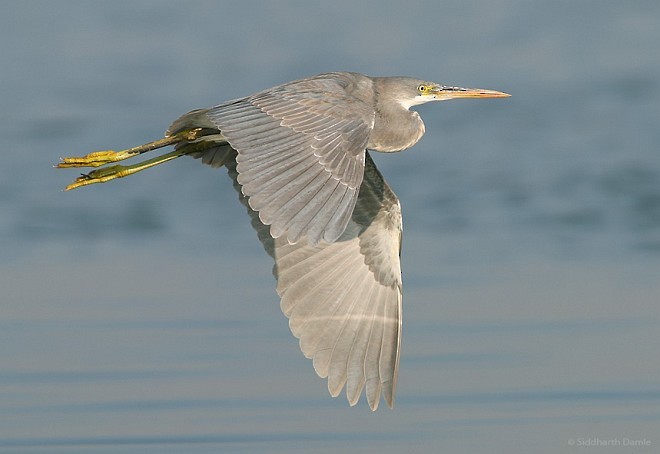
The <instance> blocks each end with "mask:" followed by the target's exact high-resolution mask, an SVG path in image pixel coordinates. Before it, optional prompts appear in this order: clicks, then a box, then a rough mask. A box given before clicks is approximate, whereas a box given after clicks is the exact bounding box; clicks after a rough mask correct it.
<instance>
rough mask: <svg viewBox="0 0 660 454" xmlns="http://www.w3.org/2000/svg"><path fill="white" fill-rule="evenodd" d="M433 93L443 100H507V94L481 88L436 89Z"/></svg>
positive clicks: (444, 87) (445, 87)
mask: <svg viewBox="0 0 660 454" xmlns="http://www.w3.org/2000/svg"><path fill="white" fill-rule="evenodd" d="M435 93H436V94H437V95H439V96H441V97H442V98H444V99H454V98H508V97H509V96H511V95H510V94H508V93H504V92H501V91H495V90H484V89H483V88H461V87H447V86H443V87H438V88H437V89H436V90H435Z"/></svg>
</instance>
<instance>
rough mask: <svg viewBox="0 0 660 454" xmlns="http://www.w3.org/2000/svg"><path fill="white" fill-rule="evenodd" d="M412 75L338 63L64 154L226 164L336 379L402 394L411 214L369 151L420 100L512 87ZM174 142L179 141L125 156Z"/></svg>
mask: <svg viewBox="0 0 660 454" xmlns="http://www.w3.org/2000/svg"><path fill="white" fill-rule="evenodd" d="M508 96H510V95H509V94H507V93H503V92H500V91H495V90H485V89H473V88H462V87H455V86H451V85H445V84H439V83H434V82H429V81H426V80H420V79H415V78H411V77H369V76H365V75H362V74H359V73H354V72H331V73H324V74H319V75H316V76H313V77H308V78H305V79H300V80H295V81H292V82H287V83H284V84H281V85H278V86H275V87H272V88H269V89H266V90H263V91H260V92H257V93H255V94H252V95H249V96H246V97H243V98H238V99H234V100H231V101H227V102H224V103H222V104H219V105H217V106H215V107H211V108H206V109H198V110H193V111H191V112H188V113H187V114H185V115H183V116H182V117H180V118H179V119H177V120H175V121H174V122H173V123H172V125H171V126H170V127H169V129H168V130H167V131H166V133H165V135H164V137H163V138H162V139H159V140H156V141H153V142H149V143H146V144H144V145H140V146H137V147H133V148H128V149H125V150H121V151H114V150H104V151H97V152H93V153H89V154H87V155H85V156H82V157H68V158H62V159H61V162H60V163H59V164H57V166H56V167H60V168H68V167H99V168H98V169H95V170H92V171H90V172H89V173H87V174H83V175H81V176H80V177H78V178H77V179H76V180H75V181H74V182H73V183H71V184H70V185H69V186H67V187H66V190H71V189H75V188H79V187H82V186H87V185H91V184H95V183H103V182H107V181H110V180H114V179H117V178H123V177H126V176H129V175H132V174H135V173H137V172H140V171H142V170H145V169H148V168H151V167H153V166H156V165H159V164H162V163H164V162H167V161H170V160H173V159H176V158H179V157H181V156H192V157H193V158H197V159H200V160H201V161H202V162H203V163H204V164H208V165H210V166H213V167H225V168H226V169H227V171H228V174H229V176H230V177H231V179H232V180H233V185H234V187H235V189H236V190H237V192H238V194H239V199H240V201H241V202H242V203H243V204H244V205H245V207H246V208H247V210H248V214H249V216H250V218H251V221H252V226H253V227H254V229H255V230H256V232H257V235H258V237H259V239H260V241H261V243H262V245H263V246H264V248H265V250H266V252H267V253H268V254H269V255H270V256H271V257H272V258H273V259H274V262H275V264H274V266H273V274H274V276H275V278H276V281H277V293H278V295H279V297H280V306H281V309H282V312H283V313H284V315H286V317H288V319H289V328H290V330H291V332H292V334H293V335H294V336H295V337H296V338H298V339H299V344H300V349H301V350H302V352H303V354H304V355H305V357H307V358H309V359H312V363H313V367H314V370H315V371H316V373H317V374H318V375H319V376H320V377H321V378H327V385H328V391H329V392H330V394H331V395H332V396H333V397H337V396H338V395H339V394H340V393H341V391H342V389H344V388H345V393H346V398H347V400H348V403H349V404H350V405H351V406H353V405H355V404H356V403H357V402H358V401H359V399H360V396H361V395H362V393H363V391H364V394H365V396H366V400H367V403H368V405H369V407H370V408H371V409H372V410H374V411H375V410H376V409H377V408H378V404H379V402H380V401H381V396H382V398H383V399H384V400H385V402H386V403H387V405H388V406H389V407H390V408H393V406H394V398H395V390H396V384H397V373H398V367H399V357H400V350H401V326H402V279H401V265H400V254H401V235H402V229H403V227H402V217H401V206H400V203H399V199H398V198H397V196H396V195H395V194H394V192H393V191H392V189H391V188H390V186H389V185H388V184H387V182H386V181H385V180H384V178H383V176H382V175H381V173H380V172H379V171H378V169H377V168H376V165H375V164H374V162H373V160H372V158H371V156H370V154H369V151H378V152H384V153H391V152H398V151H402V150H405V149H408V148H410V147H412V146H413V145H415V144H416V143H417V142H418V141H419V140H420V138H421V137H422V136H423V135H424V132H425V127H424V122H423V121H422V119H421V117H420V115H419V113H418V112H416V111H415V110H411V108H412V107H414V106H417V105H421V104H424V103H427V102H431V101H444V100H449V99H457V98H503V97H508ZM169 145H173V146H174V150H173V151H170V152H169V153H164V154H162V155H159V156H156V157H154V158H151V159H147V160H144V161H141V162H137V163H135V164H132V165H122V164H116V163H117V162H120V161H123V160H125V159H128V158H132V157H136V156H138V155H141V154H143V153H147V152H150V151H153V150H156V149H159V148H163V147H166V146H169Z"/></svg>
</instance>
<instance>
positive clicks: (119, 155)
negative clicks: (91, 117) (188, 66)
mask: <svg viewBox="0 0 660 454" xmlns="http://www.w3.org/2000/svg"><path fill="white" fill-rule="evenodd" d="M201 132H202V128H195V129H189V130H186V131H181V132H179V133H176V134H173V135H171V136H169V137H165V138H163V139H160V140H155V141H153V142H149V143H146V144H144V145H140V146H139V147H133V148H128V149H126V150H121V151H114V150H103V151H95V152H93V153H89V154H88V155H85V156H82V157H71V158H62V162H60V163H59V164H57V166H56V167H59V168H66V167H99V166H102V165H105V164H110V163H112V162H119V161H123V160H124V159H128V158H132V157H133V156H137V155H140V154H142V153H146V152H148V151H152V150H156V149H158V148H162V147H166V146H168V145H173V144H175V143H179V142H183V141H185V142H189V141H192V140H195V139H197V138H199V137H200V136H202V134H201ZM114 178H117V177H114Z"/></svg>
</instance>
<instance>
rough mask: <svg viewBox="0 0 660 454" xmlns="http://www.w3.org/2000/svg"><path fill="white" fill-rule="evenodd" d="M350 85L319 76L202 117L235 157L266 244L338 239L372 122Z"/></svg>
mask: <svg viewBox="0 0 660 454" xmlns="http://www.w3.org/2000/svg"><path fill="white" fill-rule="evenodd" d="M354 83H355V80H354V76H352V75H351V74H346V73H331V74H324V75H321V76H317V77H315V78H311V79H305V80H301V81H295V82H290V83H287V84H284V85H281V86H278V87H275V88H272V89H269V90H266V91H263V92H260V93H257V94H255V95H252V96H249V97H247V98H243V99H239V100H235V101H230V102H228V103H225V104H221V105H219V106H216V107H213V108H211V109H209V110H207V111H205V112H204V113H205V115H206V118H207V119H208V120H210V122H211V123H212V124H213V125H214V126H215V127H216V128H217V129H219V130H220V131H221V132H222V135H223V136H224V137H225V138H226V140H227V142H228V143H229V144H230V145H231V146H232V148H234V149H235V150H236V151H237V152H238V156H237V158H236V161H237V171H238V182H239V183H240V184H241V190H242V192H243V194H244V195H246V196H247V197H248V201H249V204H250V207H251V208H252V209H253V210H255V211H257V212H258V213H259V218H260V219H261V222H262V223H264V224H266V225H269V226H270V233H271V236H272V237H274V238H280V237H284V238H286V239H287V240H288V241H289V242H291V243H295V242H297V241H298V240H300V239H302V238H306V239H307V241H308V242H309V243H311V244H317V243H318V242H319V241H321V240H325V241H326V242H328V243H332V242H333V241H335V240H336V239H337V238H339V237H340V236H341V234H342V233H343V232H344V230H345V228H346V226H347V224H348V222H349V220H350V218H351V213H352V212H353V208H354V207H355V203H356V200H357V196H358V192H359V189H360V184H361V183H362V178H363V173H364V154H365V149H366V146H367V142H368V139H369V134H370V132H371V130H372V128H373V122H374V111H373V106H372V105H370V104H368V103H367V102H365V101H363V100H362V99H358V98H356V97H354V96H353V95H352V94H351V91H352V89H353V86H354Z"/></svg>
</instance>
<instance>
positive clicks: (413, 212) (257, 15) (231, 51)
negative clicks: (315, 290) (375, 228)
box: [0, 0, 660, 453]
mask: <svg viewBox="0 0 660 454" xmlns="http://www.w3.org/2000/svg"><path fill="white" fill-rule="evenodd" d="M400 3H404V2H400ZM658 18H660V3H658V2H657V1H646V2H645V1H638V2H628V3H625V4H624V3H622V2H617V1H602V0H592V1H582V2H572V1H558V2H557V1H555V2H526V1H522V0H519V1H517V0H499V1H494V2H493V1H490V2H485V1H482V2H479V1H467V2H466V1H460V2H458V1H456V2H453V1H452V2H442V5H441V6H439V5H438V2H405V4H398V3H394V2H392V4H390V3H388V2H377V3H376V2H373V3H370V2H359V3H357V2H349V1H333V2H325V3H324V4H322V5H318V4H317V5H313V4H311V3H308V2H272V4H271V3H262V4H259V5H258V6H257V4H254V3H251V2H222V3H220V2H201V1H199V2H187V3H180V2H144V1H142V2H131V3H122V2H112V3H111V2H103V3H101V2H84V1H80V2H64V1H61V2H45V1H44V2H36V1H27V2H19V1H15V2H11V1H5V2H3V4H2V14H0V55H1V57H2V67H1V69H0V80H1V81H2V90H0V105H2V121H0V137H1V139H0V141H1V142H0V143H1V144H2V153H3V158H2V166H0V238H1V241H2V242H1V246H2V254H1V255H0V289H1V291H2V292H1V295H2V296H1V300H0V450H3V451H6V452H21V453H28V452H62V453H71V452H107V453H120V452H122V453H123V452H127V453H128V452H131V453H135V452H145V453H146V452H159V453H161V452H163V453H170V452H171V453H175V452H177V453H178V452H185V453H197V452H240V451H245V452H254V451H262V452H326V451H331V450H332V451H338V450H341V451H349V452H374V451H375V450H377V452H400V451H404V450H405V451H406V452H410V451H412V452H429V451H430V452H438V451H440V452H443V451H446V452H536V453H546V452H547V453H556V452H581V451H587V450H589V447H593V446H594V444H595V446H598V447H599V448H600V449H598V452H658V450H660V437H659V436H658V428H659V427H660V373H659V372H658V371H660V355H658V345H660V304H659V303H660V151H659V150H660V148H659V144H660V128H659V127H658V126H659V124H660V123H659V120H660V59H658V55H660V28H659V27H658V26H657V24H658ZM341 69H345V70H354V71H360V72H364V73H367V74H373V75H387V74H391V75H393V74H408V75H414V76H418V77H423V78H429V79H432V80H437V81H439V82H446V83H450V84H455V85H464V86H479V87H484V88H492V89H499V90H503V91H507V92H509V93H512V94H513V95H514V96H513V97H512V98H510V99H508V100H492V101H481V102H476V101H462V102H459V101H454V102H451V103H444V104H441V105H437V104H436V105H430V106H424V107H421V108H420V111H421V113H422V115H423V117H424V119H425V122H426V125H427V135H426V137H425V138H424V139H423V140H422V142H420V143H419V144H418V145H417V146H416V147H415V148H414V151H411V152H408V153H406V154H402V155H392V156H375V159H376V160H377V163H378V165H379V167H380V168H381V170H382V172H383V173H384V174H385V176H386V177H387V178H388V180H389V181H390V183H391V185H392V186H393V188H394V189H395V191H396V192H397V194H398V195H399V197H400V198H401V200H402V204H403V210H404V224H405V240H404V251H403V257H402V261H403V267H404V279H405V285H404V287H405V292H404V304H405V316H404V338H403V356H402V360H401V370H400V376H399V387H398V398H397V405H396V408H395V410H394V411H390V410H388V409H386V408H382V409H381V410H379V411H378V412H376V413H371V412H370V411H369V410H368V407H367V406H366V404H365V403H364V402H361V403H360V405H359V406H358V407H356V408H349V407H348V405H347V404H346V402H345V399H344V397H343V396H342V397H341V398H339V399H331V398H330V397H329V396H328V394H327V391H326V389H325V388H326V384H325V383H324V381H323V380H320V379H318V378H317V377H316V376H315V374H314V372H313V370H312V367H311V364H310V363H309V361H308V360H306V359H304V358H303V357H302V355H301V354H300V352H299V350H298V346H297V341H296V340H295V339H294V338H293V337H292V336H291V334H290V333H289V331H288V328H287V323H286V319H285V317H284V316H283V315H282V314H281V313H280V310H279V305H278V300H277V298H276V295H275V292H274V289H273V288H274V280H273V279H272V276H271V275H270V268H271V263H270V260H269V258H268V257H266V256H265V254H264V253H263V252H262V250H261V247H260V245H259V244H258V242H257V241H256V238H255V234H254V232H252V230H251V229H250V228H249V222H248V219H247V216H246V215H245V213H244V210H243V208H242V207H241V206H240V205H239V203H238V201H237V200H236V195H235V194H234V192H233V189H232V188H231V185H230V182H229V180H228V178H227V177H226V175H224V172H223V171H218V170H213V169H210V168H207V167H205V166H201V165H199V163H198V162H195V161H193V160H180V161H178V162H174V163H171V164H168V165H164V166H161V167H159V168H158V169H155V170H153V171H149V172H145V173H143V174H141V175H140V176H136V177H133V178H130V179H127V180H125V181H121V182H114V183H109V184H107V185H99V186H96V187H91V188H86V189H83V190H79V191H74V192H72V193H66V194H65V193H63V192H62V191H61V188H62V187H63V186H64V185H66V184H67V183H68V182H69V180H71V179H72V178H74V177H75V175H76V173H75V171H55V170H53V169H52V168H51V165H52V164H53V163H55V162H56V161H57V159H58V158H59V157H60V156H64V155H71V154H81V153H85V152H88V151H92V150H94V149H103V148H123V147H127V146H132V145H136V144H140V143H144V142H146V141H149V140H153V139H155V138H158V137H160V136H161V135H162V132H163V130H164V129H165V128H166V127H167V126H168V125H169V122H170V121H171V120H173V119H174V118H176V117H178V116H179V115H180V114H182V113H185V112H186V111H188V110H191V109H193V108H197V107H206V106H209V105H213V104H216V103H219V102H221V101H223V100H225V99H230V98H233V97H237V96H241V95H245V94H248V93H250V92H252V91H256V90H258V89H261V88H265V87H268V86H271V85H274V84H276V83H279V82H283V81H286V80H290V79H294V78H299V77H304V76H307V75H312V74H316V73H319V72H323V71H328V70H341ZM571 443H573V444H571ZM633 444H635V446H631V445H633ZM604 445H607V446H604Z"/></svg>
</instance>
